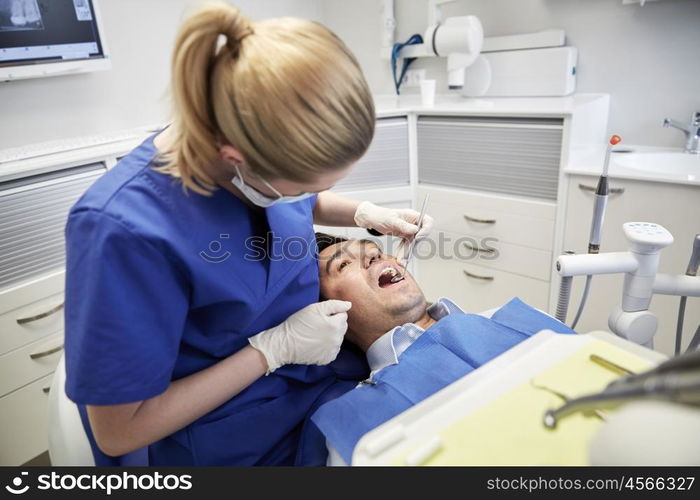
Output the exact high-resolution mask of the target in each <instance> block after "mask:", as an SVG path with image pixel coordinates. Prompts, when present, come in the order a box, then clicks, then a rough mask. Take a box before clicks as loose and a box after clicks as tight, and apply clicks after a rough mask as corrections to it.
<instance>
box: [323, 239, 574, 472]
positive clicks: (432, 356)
mask: <svg viewBox="0 0 700 500" xmlns="http://www.w3.org/2000/svg"><path fill="white" fill-rule="evenodd" d="M316 242H317V244H318V247H319V272H320V278H321V297H322V298H324V299H340V300H347V301H350V302H352V308H351V309H350V311H349V312H348V331H347V334H346V339H347V340H349V341H350V342H352V343H354V344H355V345H357V346H358V347H360V348H361V349H362V350H363V351H365V353H366V355H367V361H368V363H369V366H370V370H371V374H370V378H369V379H368V380H367V381H365V382H363V383H361V384H360V385H359V386H358V387H357V388H356V389H354V390H352V391H350V392H347V393H346V394H344V395H343V396H341V397H339V398H337V399H335V400H332V401H330V402H328V403H326V404H324V405H323V406H321V407H320V408H319V409H318V411H316V413H315V414H314V415H313V416H312V421H313V422H314V423H315V424H316V425H317V426H318V428H319V429H320V430H321V432H322V433H323V434H324V436H325V438H326V442H327V444H328V447H329V451H330V457H329V464H332V465H333V464H339V463H343V461H344V462H345V463H350V460H351V457H352V452H353V449H354V447H355V445H356V444H357V442H358V441H359V439H360V438H361V437H362V436H363V435H364V434H366V433H367V432H369V431H370V430H372V429H374V428H375V427H377V426H378V425H380V424H382V423H384V422H386V421H387V420H389V419H390V418H392V417H394V416H395V415H398V414H399V413H401V412H403V411H404V410H406V409H408V408H410V407H411V406H413V405H415V404H416V403H418V402H420V401H421V400H423V399H425V398H426V397H428V396H430V395H431V394H433V393H435V392H437V391H439V390H440V389H442V388H443V387H445V386H446V385H448V384H450V383H451V382H454V381H455V380H457V379H459V378H461V377H462V376H464V375H466V374H467V373H469V372H470V371H472V370H474V369H475V368H477V367H479V366H481V365H482V364H484V363H486V362H487V361H489V360H491V359H492V358H494V357H496V356H497V355H499V354H501V353H502V352H504V351H506V350H507V349H509V348H511V347H513V346H514V345H516V344H517V343H519V342H521V341H523V340H525V339H526V338H528V337H529V336H531V335H533V334H534V333H537V332H538V331H540V330H544V329H549V330H554V331H555V332H559V333H573V330H571V329H570V328H568V327H567V326H566V325H564V324H563V323H561V322H559V321H557V320H555V319H554V318H552V317H550V316H548V315H546V314H543V313H541V312H539V311H537V310H535V309H533V308H532V307H530V306H528V305H526V304H524V303H523V302H522V301H520V300H519V299H517V298H515V299H513V300H511V301H510V302H509V303H508V304H506V305H505V306H503V307H501V308H500V309H499V310H497V311H496V312H494V313H493V314H492V315H491V316H490V317H487V316H486V315H477V314H465V313H464V312H463V311H462V310H461V309H460V308H459V307H458V306H457V305H456V304H454V303H453V302H451V301H450V300H449V299H446V298H441V299H439V300H438V301H437V302H435V303H434V304H428V302H427V301H426V299H425V296H424V295H423V292H422V291H421V289H420V287H419V286H418V284H417V283H416V281H415V280H414V279H413V277H412V276H411V275H410V274H409V273H407V272H405V270H404V268H403V267H402V266H401V265H400V264H399V263H398V262H397V260H396V259H395V258H394V257H392V256H389V255H385V254H383V253H382V251H381V249H380V248H379V247H378V246H377V245H376V244H375V243H374V242H372V241H368V240H345V239H343V238H337V237H334V236H331V235H327V234H323V233H317V235H316ZM395 276H396V277H398V278H401V277H402V279H398V278H397V279H393V280H392V278H394V277H395Z"/></svg>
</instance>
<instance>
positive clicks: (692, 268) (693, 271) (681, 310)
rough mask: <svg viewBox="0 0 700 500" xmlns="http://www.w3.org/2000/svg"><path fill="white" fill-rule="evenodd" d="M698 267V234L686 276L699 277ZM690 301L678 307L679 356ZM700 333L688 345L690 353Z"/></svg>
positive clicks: (699, 245)
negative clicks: (686, 310)
mask: <svg viewBox="0 0 700 500" xmlns="http://www.w3.org/2000/svg"><path fill="white" fill-rule="evenodd" d="M698 267H700V234H696V235H695V238H694V239H693V251H692V252H691V254H690V261H689V262H688V268H687V269H686V271H685V274H686V276H697V274H698ZM687 301H688V297H686V296H683V297H681V301H680V304H679V305H678V321H677V322H676V349H675V354H676V356H678V355H679V354H680V353H681V341H682V340H683V319H684V318H685V304H686V302H687ZM698 332H700V327H698ZM698 332H696V333H695V336H694V337H693V339H692V340H691V341H690V345H688V351H692V350H694V349H695V348H696V347H697V345H698V342H700V340H699V339H700V336H698Z"/></svg>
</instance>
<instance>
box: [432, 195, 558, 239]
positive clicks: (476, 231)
mask: <svg viewBox="0 0 700 500" xmlns="http://www.w3.org/2000/svg"><path fill="white" fill-rule="evenodd" d="M429 205H430V215H432V216H433V217H434V219H435V227H436V229H439V230H444V231H451V232H455V233H458V234H469V235H473V236H479V237H482V238H486V237H488V238H496V239H498V240H499V241H503V242H507V243H514V244H516V245H523V246H526V247H531V248H539V249H542V250H547V251H551V250H552V245H553V242H554V221H553V220H547V219H538V218H534V217H529V216H528V215H527V212H521V213H520V214H510V213H503V212H495V211H493V210H489V209H484V208H481V207H478V206H465V205H450V204H447V203H442V202H438V201H432V200H431V201H430V203H429Z"/></svg>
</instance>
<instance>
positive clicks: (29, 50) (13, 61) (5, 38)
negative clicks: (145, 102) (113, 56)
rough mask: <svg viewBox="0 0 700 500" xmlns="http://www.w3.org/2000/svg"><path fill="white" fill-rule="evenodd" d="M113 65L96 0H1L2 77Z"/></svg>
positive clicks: (80, 71)
mask: <svg viewBox="0 0 700 500" xmlns="http://www.w3.org/2000/svg"><path fill="white" fill-rule="evenodd" d="M110 67H111V65H110V61H109V55H108V53H107V48H106V45H105V40H104V31H103V29H102V24H101V20H100V13H99V10H98V6H97V0H0V81H9V80H19V79H23V78H36V77H42V76H54V75H65V74H71V73H84V72H87V71H98V70H103V69H109V68H110Z"/></svg>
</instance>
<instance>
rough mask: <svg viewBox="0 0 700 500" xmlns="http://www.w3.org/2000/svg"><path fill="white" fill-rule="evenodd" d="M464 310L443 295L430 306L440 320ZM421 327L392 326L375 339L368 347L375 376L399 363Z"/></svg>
mask: <svg viewBox="0 0 700 500" xmlns="http://www.w3.org/2000/svg"><path fill="white" fill-rule="evenodd" d="M456 312H457V313H461V312H464V311H462V309H460V307H459V306H458V305H457V304H455V303H454V302H452V301H451V300H450V299H447V298H444V297H441V298H440V299H438V300H437V301H436V302H435V303H433V304H431V305H430V306H429V307H428V315H430V317H431V318H433V319H434V320H435V321H440V320H441V319H442V318H444V317H445V316H448V315H449V314H453V313H456ZM424 331H425V330H423V329H422V328H421V327H419V326H418V325H416V324H415V323H406V324H404V325H400V326H397V327H395V328H392V329H391V330H389V331H388V332H386V333H385V334H384V335H382V336H381V337H379V338H378V339H377V340H375V341H374V342H373V343H372V345H371V346H369V349H367V362H368V363H369V367H370V370H372V373H371V375H370V378H371V376H373V375H374V374H375V373H377V372H379V371H380V370H382V369H384V368H386V367H387V366H390V365H395V364H398V362H399V356H401V354H403V352H404V351H405V350H406V349H408V347H409V346H410V345H411V344H413V342H415V340H416V339H417V338H418V337H420V336H421V335H422V334H423V332H424Z"/></svg>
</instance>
